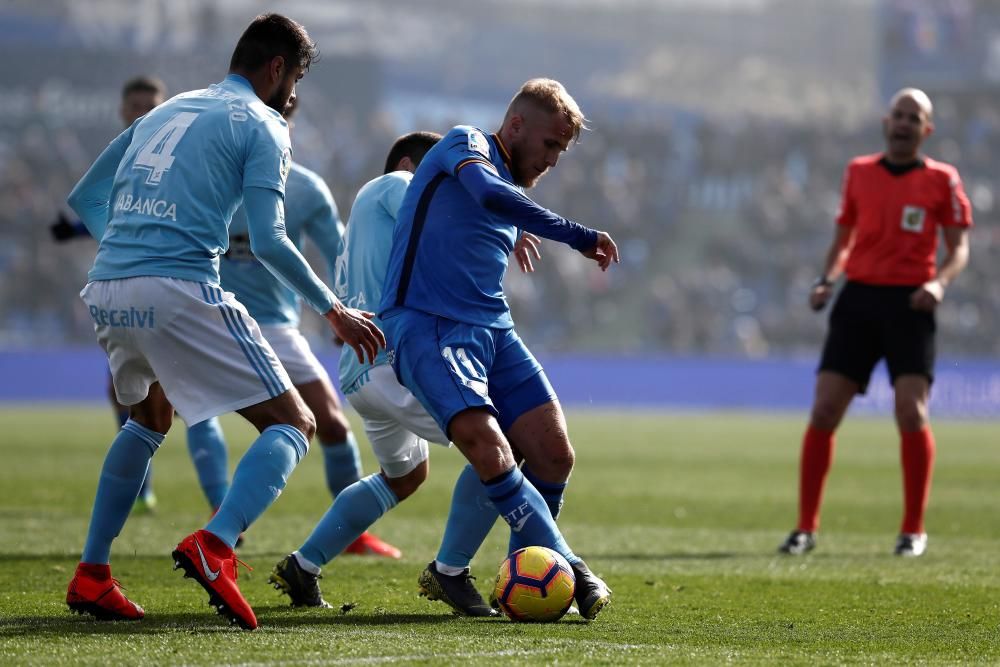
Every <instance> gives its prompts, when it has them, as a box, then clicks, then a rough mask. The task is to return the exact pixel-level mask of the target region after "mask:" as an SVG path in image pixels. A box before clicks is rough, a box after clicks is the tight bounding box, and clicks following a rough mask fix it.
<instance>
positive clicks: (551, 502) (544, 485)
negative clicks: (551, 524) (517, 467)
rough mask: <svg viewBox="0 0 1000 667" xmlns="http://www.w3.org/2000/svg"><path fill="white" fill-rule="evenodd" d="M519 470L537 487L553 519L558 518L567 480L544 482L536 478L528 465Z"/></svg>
mask: <svg viewBox="0 0 1000 667" xmlns="http://www.w3.org/2000/svg"><path fill="white" fill-rule="evenodd" d="M521 472H522V473H524V478H525V479H526V480H528V481H529V482H531V485H532V486H533V487H535V488H536V489H538V492H539V493H540V494H542V498H545V504H546V505H548V506H549V512H551V513H552V518H553V519H557V520H558V519H559V512H560V511H562V507H563V495H564V494H565V493H566V484H567V482H546V481H543V480H541V479H539V478H538V476H537V475H535V474H534V473H533V472H531V469H530V468H529V467H528V466H526V465H525V466H521Z"/></svg>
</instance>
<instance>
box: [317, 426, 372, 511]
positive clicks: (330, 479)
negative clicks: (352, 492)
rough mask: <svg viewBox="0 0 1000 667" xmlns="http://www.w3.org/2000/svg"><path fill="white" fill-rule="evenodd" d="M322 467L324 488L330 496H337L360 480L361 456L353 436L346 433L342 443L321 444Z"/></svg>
mask: <svg viewBox="0 0 1000 667" xmlns="http://www.w3.org/2000/svg"><path fill="white" fill-rule="evenodd" d="M320 445H321V446H322V448H323V466H324V468H325V469H326V488H328V489H330V495H331V496H333V497H334V498H336V497H337V495H338V494H339V493H340V492H341V491H343V490H344V489H346V488H347V487H349V486H350V485H351V484H354V483H355V482H356V481H358V480H359V479H361V474H362V471H361V454H360V453H359V452H358V443H357V441H356V440H355V439H354V434H353V433H351V432H350V431H348V432H347V439H345V440H344V442H333V443H328V442H323V443H320Z"/></svg>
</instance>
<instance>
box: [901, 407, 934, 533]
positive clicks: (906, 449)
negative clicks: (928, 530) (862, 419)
mask: <svg viewBox="0 0 1000 667" xmlns="http://www.w3.org/2000/svg"><path fill="white" fill-rule="evenodd" d="M900 440H901V443H900V449H899V454H900V460H901V461H902V463H903V507H904V510H905V511H904V513H903V526H902V528H900V532H903V533H923V532H924V510H926V509H927V498H928V497H929V496H930V492H931V471H932V470H933V468H934V434H933V433H931V427H930V426H925V427H923V428H922V429H921V430H919V431H912V432H910V433H901V434H900Z"/></svg>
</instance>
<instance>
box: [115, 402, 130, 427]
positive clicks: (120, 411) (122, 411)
mask: <svg viewBox="0 0 1000 667" xmlns="http://www.w3.org/2000/svg"><path fill="white" fill-rule="evenodd" d="M129 412H130V410H129V409H128V408H124V407H123V408H115V418H116V419H117V420H118V426H119V427H121V426H124V425H125V422H127V421H128V418H129Z"/></svg>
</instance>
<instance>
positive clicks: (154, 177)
mask: <svg viewBox="0 0 1000 667" xmlns="http://www.w3.org/2000/svg"><path fill="white" fill-rule="evenodd" d="M197 116H198V114H196V113H192V112H190V111H182V112H180V113H175V114H174V115H173V116H171V117H170V119H169V120H167V122H166V123H164V124H163V125H161V126H160V129H158V130H157V131H156V132H155V133H154V134H153V136H151V137H150V138H149V139H148V140H147V141H146V143H145V144H143V146H142V148H140V149H139V154H138V155H136V156H135V163H134V166H135V167H136V168H137V169H148V170H149V176H147V177H146V183H147V184H148V185H159V183H160V179H161V178H163V174H165V173H166V172H167V170H168V169H170V167H171V166H173V164H174V155H173V153H174V149H175V148H177V143H178V142H179V141H180V140H181V137H183V136H184V133H185V132H187V131H188V128H189V127H191V123H193V122H194V119H195V118H196V117H197Z"/></svg>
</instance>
